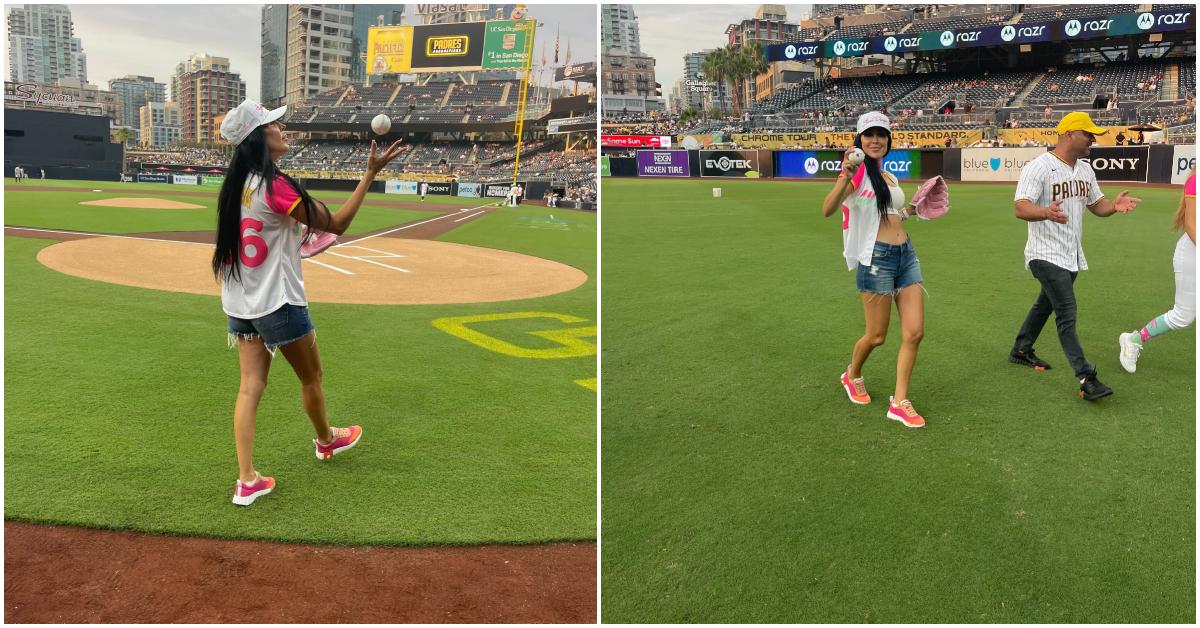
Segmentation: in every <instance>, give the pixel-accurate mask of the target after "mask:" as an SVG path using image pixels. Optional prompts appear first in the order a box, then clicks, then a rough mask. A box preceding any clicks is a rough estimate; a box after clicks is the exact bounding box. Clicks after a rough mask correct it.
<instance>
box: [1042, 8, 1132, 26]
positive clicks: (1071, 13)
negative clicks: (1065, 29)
mask: <svg viewBox="0 0 1200 628" xmlns="http://www.w3.org/2000/svg"><path fill="white" fill-rule="evenodd" d="M1137 8H1138V5H1136V4H1057V5H1039V6H1036V7H1033V6H1031V5H1026V8H1025V12H1024V13H1022V15H1021V22H1026V23H1028V22H1048V21H1053V20H1068V19H1072V18H1082V17H1092V16H1097V15H1112V14H1114V13H1133V12H1135V11H1137Z"/></svg>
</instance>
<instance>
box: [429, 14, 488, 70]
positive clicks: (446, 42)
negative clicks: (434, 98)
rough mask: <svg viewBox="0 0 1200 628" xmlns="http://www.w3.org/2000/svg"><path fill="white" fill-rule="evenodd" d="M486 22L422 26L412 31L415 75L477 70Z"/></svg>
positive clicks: (481, 55)
mask: <svg viewBox="0 0 1200 628" xmlns="http://www.w3.org/2000/svg"><path fill="white" fill-rule="evenodd" d="M486 25H487V22H461V23H458V24H421V25H419V26H414V27H413V41H412V71H413V72H449V71H455V70H463V71H466V70H478V69H479V68H480V65H481V64H482V62H483V37H484V31H485V29H486Z"/></svg>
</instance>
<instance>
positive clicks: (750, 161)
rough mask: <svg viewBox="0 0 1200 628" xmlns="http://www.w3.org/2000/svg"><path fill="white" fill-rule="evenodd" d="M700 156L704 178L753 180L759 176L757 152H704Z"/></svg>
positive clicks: (701, 172)
mask: <svg viewBox="0 0 1200 628" xmlns="http://www.w3.org/2000/svg"><path fill="white" fill-rule="evenodd" d="M699 155H700V157H699V159H700V176H702V177H739V178H745V177H749V178H751V179H753V178H757V177H758V176H759V172H760V171H759V167H758V151H756V150H702V151H700V153H699Z"/></svg>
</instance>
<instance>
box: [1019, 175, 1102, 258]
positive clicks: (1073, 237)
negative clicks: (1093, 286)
mask: <svg viewBox="0 0 1200 628" xmlns="http://www.w3.org/2000/svg"><path fill="white" fill-rule="evenodd" d="M1102 198H1104V194H1103V193H1102V192H1101V191H1100V184H1099V183H1097V182H1096V173H1095V172H1094V171H1093V170H1092V167H1091V165H1090V164H1088V163H1087V162H1085V161H1082V160H1077V161H1076V162H1075V166H1074V167H1071V166H1068V165H1067V164H1066V163H1065V162H1063V160H1061V159H1059V158H1058V157H1057V156H1056V155H1055V154H1054V153H1051V152H1046V153H1045V154H1043V155H1040V156H1038V157H1037V158H1036V159H1034V160H1033V161H1031V162H1029V163H1027V164H1025V167H1024V168H1022V169H1021V179H1020V181H1018V182H1017V193H1016V196H1015V197H1014V199H1013V200H1016V201H1019V200H1027V201H1029V202H1031V203H1033V204H1034V205H1037V206H1039V207H1049V206H1050V204H1051V203H1054V202H1055V201H1061V202H1062V205H1061V206H1060V208H1061V209H1062V211H1063V213H1065V214H1066V215H1067V222H1066V223H1065V224H1059V223H1057V222H1054V221H1052V220H1039V221H1034V222H1030V223H1029V224H1028V239H1027V240H1026V241H1025V267H1026V268H1028V267H1029V262H1031V261H1033V260H1035V259H1040V260H1042V261H1045V262H1050V263H1051V264H1054V265H1055V266H1058V267H1059V268H1063V269H1066V270H1069V271H1072V272H1076V271H1080V270H1087V267H1088V266H1087V258H1086V257H1084V255H1083V215H1084V213H1086V212H1087V208H1088V206H1089V205H1095V204H1096V203H1097V202H1098V201H1099V200H1100V199H1102Z"/></svg>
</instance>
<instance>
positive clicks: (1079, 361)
mask: <svg viewBox="0 0 1200 628" xmlns="http://www.w3.org/2000/svg"><path fill="white" fill-rule="evenodd" d="M1029 270H1030V272H1032V273H1033V276H1034V277H1035V278H1037V280H1038V281H1039V282H1040V283H1041V284H1042V291H1041V293H1040V294H1038V298H1037V301H1035V302H1034V304H1033V307H1032V308H1030V310H1029V314H1028V315H1027V316H1026V317H1025V322H1024V323H1023V324H1022V325H1021V331H1020V332H1017V340H1016V342H1015V344H1014V345H1013V348H1014V349H1017V350H1019V351H1028V350H1029V349H1032V348H1033V344H1034V343H1035V342H1037V339H1038V335H1040V334H1041V333H1042V328H1043V327H1045V326H1046V320H1047V319H1049V318H1050V312H1054V322H1055V323H1056V324H1057V326H1058V341H1059V342H1060V343H1062V348H1063V353H1066V354H1067V361H1068V362H1070V363H1071V368H1073V369H1075V377H1077V378H1079V379H1083V378H1084V377H1090V376H1092V375H1094V374H1095V372H1096V367H1095V366H1093V365H1092V363H1091V362H1088V361H1087V359H1086V358H1084V357H1083V347H1081V346H1079V336H1078V335H1077V334H1076V333H1075V277H1076V276H1077V275H1078V274H1079V273H1073V272H1071V271H1069V270H1066V269H1065V268H1059V267H1058V266H1055V265H1054V264H1051V263H1050V262H1045V261H1042V260H1040V259H1035V260H1033V261H1031V262H1029Z"/></svg>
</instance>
